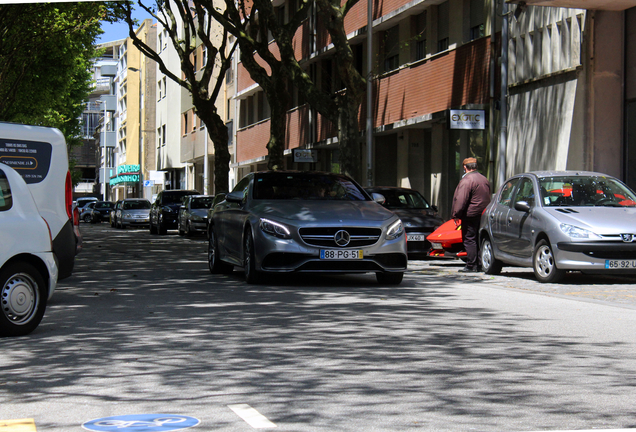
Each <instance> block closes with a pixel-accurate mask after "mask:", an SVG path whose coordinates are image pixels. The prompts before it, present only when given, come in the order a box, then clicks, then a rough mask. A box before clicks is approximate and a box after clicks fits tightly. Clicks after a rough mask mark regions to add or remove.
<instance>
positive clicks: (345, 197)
mask: <svg viewBox="0 0 636 432" xmlns="http://www.w3.org/2000/svg"><path fill="white" fill-rule="evenodd" d="M254 199H267V200H272V199H274V200H292V199H297V200H298V199H299V200H340V201H367V200H368V199H369V198H368V197H367V196H366V194H365V193H364V192H363V191H362V190H360V188H358V187H357V186H356V185H355V184H354V183H353V182H351V181H350V180H349V179H347V178H346V177H344V176H342V177H341V176H335V175H316V174H311V175H307V174H304V173H291V174H287V175H284V176H281V175H268V174H267V173H262V174H260V175H258V176H257V177H256V178H255V181H254Z"/></svg>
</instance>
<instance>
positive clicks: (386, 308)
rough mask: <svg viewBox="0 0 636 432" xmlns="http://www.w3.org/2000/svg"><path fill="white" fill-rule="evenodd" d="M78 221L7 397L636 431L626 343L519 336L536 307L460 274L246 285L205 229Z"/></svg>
mask: <svg viewBox="0 0 636 432" xmlns="http://www.w3.org/2000/svg"><path fill="white" fill-rule="evenodd" d="M82 228H83V232H84V236H85V237H84V240H85V243H84V251H83V252H82V253H81V255H79V256H78V261H77V264H76V270H75V275H74V276H73V277H72V278H70V279H67V280H65V281H62V282H61V283H60V287H59V290H58V291H57V292H56V293H55V295H54V297H53V299H52V301H51V303H50V307H49V308H48V310H47V312H46V315H45V318H44V320H43V322H42V324H41V325H40V327H39V328H38V329H37V330H36V331H35V332H34V333H33V334H32V335H31V336H29V337H25V338H17V339H11V340H3V341H2V347H3V348H2V354H1V358H2V364H3V367H2V381H3V382H1V383H0V385H1V387H0V391H1V392H2V395H3V396H2V397H3V398H10V399H16V398H18V399H19V400H20V401H22V402H23V403H32V402H43V401H47V400H56V399H63V398H66V397H71V396H77V395H76V394H75V392H76V391H77V389H78V386H80V385H81V386H83V388H85V389H86V388H88V390H85V391H87V394H83V395H84V396H87V397H89V398H90V399H93V401H94V403H105V402H116V403H152V405H151V406H157V407H162V406H163V407H180V408H182V409H183V408H184V407H186V408H187V409H191V410H195V409H201V410H203V409H206V408H205V407H209V406H210V405H215V404H222V405H226V404H230V403H242V402H245V401H249V403H250V404H252V405H253V406H259V404H260V405H261V406H266V407H267V409H268V412H267V414H268V417H269V418H270V419H273V420H274V421H275V422H276V423H279V424H287V425H288V429H287V430H298V431H310V430H346V427H345V426H344V425H345V424H349V423H347V422H346V420H348V421H351V419H358V420H357V421H358V422H359V427H360V428H359V429H357V430H370V428H371V426H372V425H374V427H375V430H392V431H397V430H406V429H410V428H412V427H414V426H418V427H422V428H427V429H434V428H435V429H437V430H454V431H456V430H466V429H468V428H470V427H477V428H478V430H493V431H494V430H500V429H499V428H500V425H501V424H502V422H503V421H504V420H505V421H506V422H511V423H512V424H518V425H519V427H518V429H517V430H532V429H549V428H551V427H553V426H554V425H562V424H564V423H567V424H569V425H570V426H571V427H572V428H587V429H591V428H592V427H607V425H611V426H613V427H624V428H627V427H635V426H636V421H634V420H633V419H634V418H636V407H634V406H633V404H630V403H629V401H630V400H631V401H633V389H634V386H636V373H634V372H636V371H634V370H632V369H631V367H630V366H629V364H627V363H625V358H626V357H629V354H628V352H629V350H630V349H631V348H632V347H628V346H622V345H621V344H617V343H612V344H594V343H591V342H589V341H587V340H584V339H581V340H573V339H567V340H565V339H562V338H560V337H557V336H554V335H553V334H551V333H550V332H549V331H548V332H543V333H534V332H528V331H524V330H523V328H524V327H525V326H524V325H523V322H524V321H525V320H528V318H527V317H526V316H521V315H505V314H501V313H499V312H497V311H495V310H491V309H489V308H483V307H472V306H471V301H470V300H469V299H466V298H461V297H460V296H459V295H457V294H455V293H454V291H453V290H452V289H451V288H452V284H453V283H454V282H455V281H457V280H460V279H459V278H461V277H463V276H459V275H456V276H453V277H452V278H450V279H448V280H446V281H445V280H444V279H443V278H439V277H428V276H427V275H415V274H411V275H407V276H406V277H405V281H404V283H402V284H401V285H400V286H397V287H389V286H382V285H378V284H377V283H376V281H375V276H374V275H373V274H369V275H362V276H360V275H348V276H317V275H310V276H309V275H293V276H289V277H283V278H277V279H276V281H275V282H276V283H275V284H273V283H266V284H263V285H257V286H250V285H246V284H245V283H244V282H243V279H242V278H243V274H242V273H241V272H239V271H235V272H234V273H233V274H231V275H227V276H215V275H211V274H210V273H209V271H208V269H207V262H206V244H205V241H204V240H203V239H201V238H193V239H188V238H183V237H179V236H177V235H175V234H172V233H171V234H170V235H167V236H152V235H150V234H149V233H148V232H147V231H140V230H125V231H123V230H114V229H111V228H110V227H106V225H102V226H99V225H98V226H89V227H87V228H84V226H82ZM445 265H451V266H455V264H451V263H448V264H445ZM510 277H514V278H521V279H525V278H527V277H529V275H528V274H527V273H521V274H517V273H515V274H514V275H510ZM454 278H458V279H454ZM270 281H271V279H270ZM545 325H546V328H549V325H550V324H549V323H546V324H545ZM599 349H601V350H603V352H604V354H603V355H602V356H595V357H591V358H590V357H589V353H590V351H597V350H599ZM626 351H627V352H626ZM632 354H633V353H632ZM573 359H577V361H576V364H577V367H576V368H572V364H573ZM581 359H587V360H586V361H581ZM575 389H576V391H575ZM580 394H586V395H596V397H592V398H582V397H580ZM597 398H598V399H597ZM599 400H606V401H607V400H609V401H618V400H624V403H622V404H621V403H617V404H616V405H612V404H609V405H608V404H600V403H598V401H599ZM318 405H320V406H322V407H323V409H322V410H316V409H315V407H316V406H318ZM325 406H327V407H329V410H328V411H325V410H324V407H325ZM207 409H209V408H207ZM165 410H167V411H169V410H170V409H169V408H166V409H164V411H165ZM405 412H410V413H411V414H410V415H406V416H405V415H404V413H405ZM216 426H217V427H218V428H219V429H220V428H222V427H223V424H222V422H221V423H219V424H217V425H216ZM210 430H211V429H210ZM214 430H217V429H216V428H215V429H214Z"/></svg>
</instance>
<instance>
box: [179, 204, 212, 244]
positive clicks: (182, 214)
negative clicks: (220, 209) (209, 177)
mask: <svg viewBox="0 0 636 432" xmlns="http://www.w3.org/2000/svg"><path fill="white" fill-rule="evenodd" d="M213 201H214V195H188V196H186V197H184V198H183V205H182V206H181V208H180V209H179V222H178V229H179V235H183V234H185V235H187V236H190V235H192V234H194V233H195V232H206V231H207V229H208V209H209V208H210V207H211V206H212V202H213Z"/></svg>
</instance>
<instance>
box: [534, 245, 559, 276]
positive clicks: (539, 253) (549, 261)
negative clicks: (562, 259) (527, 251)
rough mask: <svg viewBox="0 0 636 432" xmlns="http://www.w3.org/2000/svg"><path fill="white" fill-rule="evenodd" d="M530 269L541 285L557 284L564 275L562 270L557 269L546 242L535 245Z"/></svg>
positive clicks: (552, 254)
mask: <svg viewBox="0 0 636 432" xmlns="http://www.w3.org/2000/svg"><path fill="white" fill-rule="evenodd" d="M532 268H533V269H534V275H535V277H536V278H537V280H538V281H539V282H543V283H554V282H558V281H559V280H561V279H562V278H563V276H564V275H565V271H564V270H561V269H558V268H557V266H556V262H555V260H554V253H552V247H551V246H550V243H549V242H548V241H547V240H541V241H540V242H539V243H537V247H536V248H535V249H534V255H533V257H532Z"/></svg>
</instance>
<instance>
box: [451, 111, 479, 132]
mask: <svg viewBox="0 0 636 432" xmlns="http://www.w3.org/2000/svg"><path fill="white" fill-rule="evenodd" d="M449 119H450V121H449V125H450V129H467V130H471V129H481V130H483V129H486V111H484V110H450V116H449Z"/></svg>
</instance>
